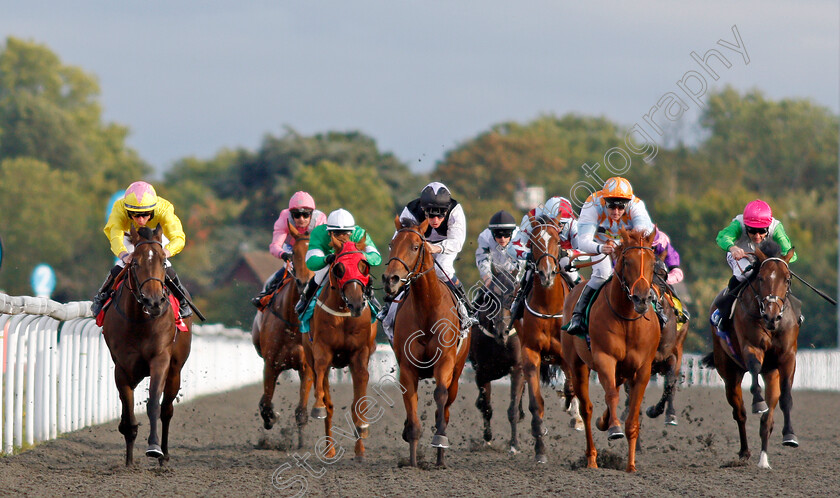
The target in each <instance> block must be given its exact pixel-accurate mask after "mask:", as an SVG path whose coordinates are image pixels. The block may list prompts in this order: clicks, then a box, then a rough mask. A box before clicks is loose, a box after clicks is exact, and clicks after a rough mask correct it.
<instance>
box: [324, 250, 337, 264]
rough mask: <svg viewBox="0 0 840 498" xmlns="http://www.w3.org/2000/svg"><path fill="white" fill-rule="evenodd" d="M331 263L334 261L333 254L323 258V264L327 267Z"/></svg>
mask: <svg viewBox="0 0 840 498" xmlns="http://www.w3.org/2000/svg"><path fill="white" fill-rule="evenodd" d="M333 261H335V253H330V254H327V257H325V258H324V263H326V264H328V265H331V264H332V262H333Z"/></svg>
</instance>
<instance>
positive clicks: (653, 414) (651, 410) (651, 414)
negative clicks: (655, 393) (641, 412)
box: [645, 406, 661, 418]
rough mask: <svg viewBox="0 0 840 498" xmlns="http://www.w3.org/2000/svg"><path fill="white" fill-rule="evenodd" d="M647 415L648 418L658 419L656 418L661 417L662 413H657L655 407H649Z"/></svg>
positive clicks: (646, 411)
mask: <svg viewBox="0 0 840 498" xmlns="http://www.w3.org/2000/svg"><path fill="white" fill-rule="evenodd" d="M645 415H647V416H648V418H656V417H658V416H659V415H661V413H656V407H654V406H649V407H648V408H647V410H645Z"/></svg>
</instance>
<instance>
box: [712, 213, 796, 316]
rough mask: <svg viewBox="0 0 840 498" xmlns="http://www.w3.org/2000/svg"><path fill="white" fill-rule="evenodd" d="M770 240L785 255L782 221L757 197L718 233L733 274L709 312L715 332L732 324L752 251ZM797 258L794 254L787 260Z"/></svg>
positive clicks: (786, 242)
mask: <svg viewBox="0 0 840 498" xmlns="http://www.w3.org/2000/svg"><path fill="white" fill-rule="evenodd" d="M768 236H769V237H770V238H771V239H773V240H774V241H775V242H776V243H777V244H779V248H780V249H781V251H782V254H787V253H788V252H789V251H790V250H791V249H793V245H792V244H791V242H790V239H789V238H788V236H787V233H786V232H785V227H784V226H782V222H780V221H779V220H777V219H776V218H773V211H772V210H771V209H770V206H769V205H768V204H767V203H766V202H764V201H762V200H761V199H756V200H754V201H752V202H750V203H749V204H747V205H746V207H745V208H744V212H743V214H739V215H738V216H736V217H735V218H732V222H731V223H730V224H729V225H728V226H727V227H726V228H724V229H723V230H721V231H720V232H719V233H718V235H717V239H716V242H717V245H718V246H720V248H721V249H723V250H724V251H727V252H726V262H727V263H729V267H730V268H731V269H732V277H731V278H730V279H729V285H728V286H727V288H726V290H725V291H724V292H722V293H721V294H718V296H717V298H715V302H714V304H715V306H717V309H716V310H715V311H714V313H713V314H712V318H711V321H712V325H714V326H715V327H716V328H717V329H718V331H720V332H726V331H728V329H729V328H730V326H731V323H730V318H731V314H732V313H731V311H730V310H731V309H732V304H733V303H734V302H735V297H736V296H737V295H738V288H739V287H740V286H741V284H742V283H743V282H746V280H747V278H748V277H749V276H750V274H752V271H751V268H750V265H751V264H752V263H753V262H754V261H755V258H754V256H753V255H752V254H748V253H752V252H754V251H755V248H756V247H758V245H759V244H761V243H762V242H763V241H764V239H766V238H767V237H768ZM794 261H796V253H794V254H793V257H792V258H791V259H790V262H791V263H793V262H794Z"/></svg>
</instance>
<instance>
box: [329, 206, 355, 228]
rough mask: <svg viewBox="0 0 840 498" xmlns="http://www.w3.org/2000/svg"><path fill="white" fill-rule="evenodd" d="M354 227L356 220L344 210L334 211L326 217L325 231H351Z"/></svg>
mask: <svg viewBox="0 0 840 498" xmlns="http://www.w3.org/2000/svg"><path fill="white" fill-rule="evenodd" d="M355 227H356V220H354V219H353V215H352V214H350V211H347V210H346V209H336V210H335V211H333V212H332V213H330V215H329V216H327V231H333V230H353V229H354V228H355Z"/></svg>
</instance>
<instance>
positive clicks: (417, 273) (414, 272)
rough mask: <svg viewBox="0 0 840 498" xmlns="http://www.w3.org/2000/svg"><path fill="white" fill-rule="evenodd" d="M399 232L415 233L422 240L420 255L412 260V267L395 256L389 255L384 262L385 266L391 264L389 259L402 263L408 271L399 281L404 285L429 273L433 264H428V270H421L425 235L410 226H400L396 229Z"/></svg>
mask: <svg viewBox="0 0 840 498" xmlns="http://www.w3.org/2000/svg"><path fill="white" fill-rule="evenodd" d="M400 232H412V233H415V234H417V236H418V237H420V240H421V241H422V244H421V246H420V255H419V256H418V257H417V261H415V262H414V269H412V268H410V267H409V266H408V264H407V263H406V262H405V261H403V260H402V259H400V258H398V257H397V256H391V258H390V259H388V262H387V263H385V266H388V265H389V264H391V261H395V260H396V261H398V262H399V263H400V264H402V265H403V266H404V267H405V270H406V271H407V272H408V274H407V275H406V276H405V278H401V279H400V282H402V283H403V284H405V285H411V283H412V282H414V281H415V280H417V279H418V278H420V277H422V276H423V275H425V274H427V273H429V272H430V271H432V270H434V269H435V266H434V265H430V266H429V269H428V270H423V260H424V259H426V237H425V236H424V235H423V234H422V233H420V232H418V231H417V230H415V229H413V228H410V227H406V228H401V229H399V230H397V233H400ZM421 270H423V271H421Z"/></svg>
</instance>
